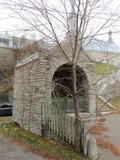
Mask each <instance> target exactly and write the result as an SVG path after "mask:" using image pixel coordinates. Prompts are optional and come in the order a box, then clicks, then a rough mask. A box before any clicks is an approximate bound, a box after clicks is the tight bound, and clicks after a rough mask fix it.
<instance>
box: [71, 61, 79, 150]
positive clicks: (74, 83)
mask: <svg viewBox="0 0 120 160" xmlns="http://www.w3.org/2000/svg"><path fill="white" fill-rule="evenodd" d="M72 74H73V105H74V109H75V151H77V152H80V149H81V146H80V144H81V143H80V115H79V101H78V96H77V83H76V82H77V74H76V64H73V65H72Z"/></svg>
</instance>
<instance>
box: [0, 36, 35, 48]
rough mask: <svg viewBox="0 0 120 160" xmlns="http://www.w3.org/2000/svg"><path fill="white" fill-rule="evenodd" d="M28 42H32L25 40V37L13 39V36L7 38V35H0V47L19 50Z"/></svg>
mask: <svg viewBox="0 0 120 160" xmlns="http://www.w3.org/2000/svg"><path fill="white" fill-rule="evenodd" d="M30 42H33V41H32V40H29V39H26V38H25V36H22V37H15V36H9V35H8V34H5V35H3V34H0V47H5V48H21V47H23V46H24V45H26V44H28V43H30Z"/></svg>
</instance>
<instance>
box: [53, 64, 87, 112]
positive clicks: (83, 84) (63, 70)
mask: <svg viewBox="0 0 120 160" xmlns="http://www.w3.org/2000/svg"><path fill="white" fill-rule="evenodd" d="M76 72H77V90H78V91H79V92H78V99H79V106H80V111H81V112H88V111H89V82H88V78H87V75H86V73H85V71H84V70H83V69H82V68H81V67H79V66H78V65H77V68H76ZM52 84H53V85H52V92H51V95H52V100H55V99H57V100H58V99H59V100H60V101H62V102H63V101H64V100H65V101H67V103H65V104H66V107H67V110H69V111H73V110H74V108H73V99H72V66H71V65H70V64H68V63H65V64H62V65H60V66H59V67H58V68H57V69H56V71H55V72H54V74H53V77H52Z"/></svg>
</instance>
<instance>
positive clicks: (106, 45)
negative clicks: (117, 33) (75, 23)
mask: <svg viewBox="0 0 120 160" xmlns="http://www.w3.org/2000/svg"><path fill="white" fill-rule="evenodd" d="M88 42H89V41H88V40H87V41H86V47H85V48H84V50H93V51H101V52H112V53H119V54H120V47H119V46H118V45H117V44H116V43H115V42H114V41H113V39H112V32H111V31H110V32H109V38H108V41H102V40H98V39H96V38H94V39H92V40H91V41H90V42H89V43H88ZM87 43H88V45H87Z"/></svg>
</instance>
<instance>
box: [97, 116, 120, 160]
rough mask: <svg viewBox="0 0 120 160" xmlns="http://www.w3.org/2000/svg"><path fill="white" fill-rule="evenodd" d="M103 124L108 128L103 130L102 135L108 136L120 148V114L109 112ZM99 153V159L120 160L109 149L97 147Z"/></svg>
mask: <svg viewBox="0 0 120 160" xmlns="http://www.w3.org/2000/svg"><path fill="white" fill-rule="evenodd" d="M105 119H106V121H105V122H104V126H105V127H106V128H108V131H107V132H104V134H103V137H108V140H109V141H110V142H111V143H112V144H113V145H114V146H116V147H117V148H118V149H119V150H120V114H111V115H108V116H106V117H105ZM98 150H99V153H100V155H101V159H100V160H120V157H119V156H116V155H115V154H114V153H113V152H112V151H111V150H110V149H103V148H98Z"/></svg>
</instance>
